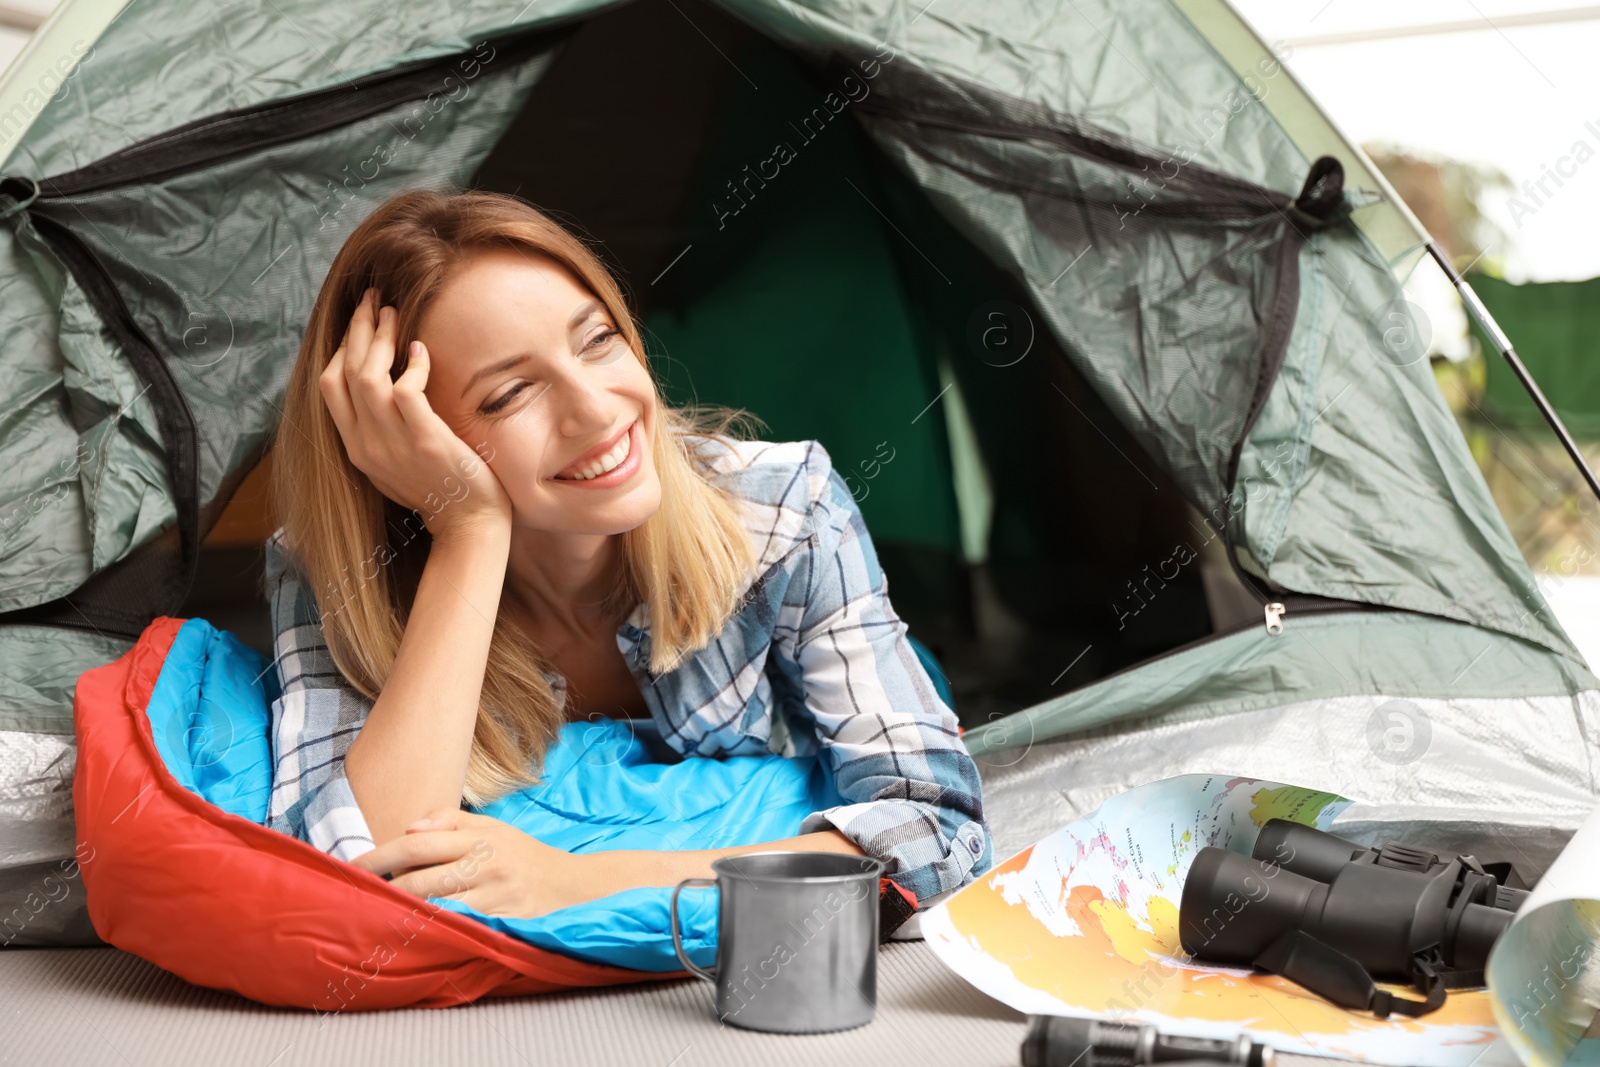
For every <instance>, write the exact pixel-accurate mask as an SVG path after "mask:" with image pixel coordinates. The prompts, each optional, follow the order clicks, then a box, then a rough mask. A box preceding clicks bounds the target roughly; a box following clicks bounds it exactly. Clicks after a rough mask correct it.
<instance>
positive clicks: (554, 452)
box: [417, 249, 661, 534]
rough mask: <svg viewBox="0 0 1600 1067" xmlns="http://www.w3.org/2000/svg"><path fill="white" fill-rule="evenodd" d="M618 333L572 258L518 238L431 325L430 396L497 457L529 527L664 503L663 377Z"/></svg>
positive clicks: (610, 521) (619, 520) (453, 290)
mask: <svg viewBox="0 0 1600 1067" xmlns="http://www.w3.org/2000/svg"><path fill="white" fill-rule="evenodd" d="M616 331H617V323H616V321H615V320H614V319H613V318H612V316H611V314H610V312H609V311H607V310H606V306H605V304H604V303H602V302H601V301H600V300H599V299H598V298H596V297H595V295H594V294H593V293H591V292H589V291H588V289H586V288H585V287H584V286H583V285H582V283H581V282H579V280H578V279H577V277H576V276H574V275H573V274H572V272H571V271H569V270H568V269H567V268H566V267H564V266H563V265H561V264H560V263H558V262H556V261H555V260H553V259H551V258H549V257H548V256H543V255H539V254H536V253H531V252H530V253H524V252H519V251H513V250H509V249H495V250H493V251H484V252H479V253H476V254H474V255H472V256H471V257H470V258H469V259H468V260H467V261H466V262H465V263H464V264H462V265H461V267H459V268H458V270H457V271H456V273H455V274H454V276H453V277H451V279H450V280H449V281H448V282H447V283H446V284H445V286H444V288H443V289H441V290H440V291H439V293H438V294H437V296H436V297H435V298H434V300H433V302H432V303H431V304H430V305H429V307H428V309H427V311H426V313H425V314H424V315H423V316H422V320H421V321H420V322H419V323H418V324H417V338H418V339H419V340H420V341H422V343H423V344H425V345H426V346H427V347H428V354H429V356H430V357H431V361H432V366H431V367H430V369H429V372H428V384H427V387H426V390H425V392H426V394H427V397H428V403H429V404H431V405H432V407H433V410H434V411H436V412H438V414H439V416H440V418H442V419H444V421H445V423H446V424H448V425H449V426H450V428H451V429H452V430H454V431H455V433H456V436H458V437H460V438H461V439H462V440H463V441H465V442H466V443H467V444H468V445H469V446H471V447H473V448H474V449H476V450H477V451H478V453H479V455H482V456H484V457H485V458H486V459H487V461H488V464H489V467H490V469H491V470H493V471H494V473H495V475H496V477H498V478H499V479H500V482H501V484H503V485H504V486H505V489H506V493H507V495H508V496H509V497H510V498H511V507H512V521H513V522H514V523H515V524H516V525H517V526H520V527H524V528H528V529H533V530H546V531H551V532H555V533H585V534H613V533H621V532H623V531H625V530H631V529H633V528H634V527H636V526H638V525H640V524H641V523H643V522H644V521H645V520H646V519H647V518H649V517H650V516H651V515H652V514H654V513H655V510H656V508H657V507H659V506H660V503H661V482H660V479H659V478H658V477H657V474H656V467H655V456H654V455H653V452H652V449H651V447H650V444H651V440H652V437H653V431H654V429H655V421H656V394H655V387H654V384H653V383H652V382H651V379H650V374H649V372H648V371H647V370H646V369H645V367H644V364H643V363H642V362H641V361H640V360H639V359H638V357H637V356H636V355H635V354H634V352H633V350H632V349H631V348H630V347H629V346H628V344H627V342H626V341H625V340H624V339H623V337H622V335H621V334H620V333H618V332H616ZM602 454H604V456H606V457H607V458H606V459H605V460H604V461H603V463H600V462H597V460H598V457H600V456H601V455H602ZM619 457H620V458H621V459H622V462H621V463H620V464H619V465H617V466H616V467H615V469H613V470H612V471H611V472H610V473H609V474H601V475H600V476H599V477H596V478H593V479H590V480H584V479H582V478H580V477H578V476H577V475H578V472H579V471H580V470H581V471H582V472H584V473H594V472H596V471H600V470H601V469H602V468H603V467H607V466H611V464H612V462H613V461H614V460H616V459H618V458H619ZM580 461H581V462H580Z"/></svg>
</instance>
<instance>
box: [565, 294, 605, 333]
mask: <svg viewBox="0 0 1600 1067" xmlns="http://www.w3.org/2000/svg"><path fill="white" fill-rule="evenodd" d="M604 306H605V305H604V304H602V303H600V301H598V300H585V301H584V302H583V303H581V304H579V305H578V309H577V310H576V311H574V312H573V313H572V318H570V319H568V320H567V332H568V333H571V332H572V331H573V330H576V329H577V328H578V327H579V326H582V325H583V324H584V321H585V320H586V319H588V317H589V316H590V315H593V314H594V313H595V312H596V311H599V310H600V309H601V308H603V307H604Z"/></svg>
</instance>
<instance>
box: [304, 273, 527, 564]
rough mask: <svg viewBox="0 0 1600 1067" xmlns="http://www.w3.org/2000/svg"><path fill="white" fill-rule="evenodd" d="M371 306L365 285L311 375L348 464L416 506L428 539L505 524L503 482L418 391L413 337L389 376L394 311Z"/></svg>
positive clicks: (424, 375) (424, 370)
mask: <svg viewBox="0 0 1600 1067" xmlns="http://www.w3.org/2000/svg"><path fill="white" fill-rule="evenodd" d="M376 304H377V293H376V292H375V291H374V290H371V289H369V290H367V292H366V293H365V294H364V295H363V296H362V298H361V303H360V304H359V305H357V307H356V312H355V314H354V315H353V316H352V317H351V319H350V325H349V327H348V328H347V329H346V330H345V335H344V340H343V341H342V342H341V343H340V345H339V348H338V350H337V351H336V352H334V354H333V358H332V359H331V360H329V361H328V366H327V367H326V368H325V369H324V370H323V372H322V375H321V377H320V378H319V379H318V384H319V385H320V387H321V389H322V396H323V399H324V401H325V402H326V403H327V405H328V411H329V413H330V414H332V416H333V421H334V424H335V425H337V426H338V428H339V436H340V437H341V438H342V439H343V440H344V447H345V452H346V453H348V454H349V456H350V462H351V463H353V464H355V466H356V469H358V470H359V471H361V473H363V474H365V475H366V476H367V477H368V478H369V479H371V481H372V484H373V485H375V486H376V487H377V488H378V491H379V492H380V493H382V494H383V495H384V496H386V497H388V498H389V499H390V500H393V501H394V502H395V503H396V504H399V505H400V506H401V507H404V508H408V509H410V510H412V511H416V512H419V513H420V514H421V515H422V516H423V523H424V525H426V526H427V528H428V532H429V533H430V534H432V535H433V536H434V537H435V538H437V537H439V536H440V535H441V534H444V533H448V532H452V531H456V530H459V529H462V528H464V527H466V526H470V525H472V524H474V523H485V522H487V523H489V524H491V525H492V524H494V523H501V522H503V523H505V524H506V525H507V526H509V524H510V522H511V500H510V498H509V497H508V496H507V495H506V491H505V487H504V486H503V485H501V484H500V480H499V479H498V478H496V477H495V474H494V472H493V471H492V470H490V469H489V466H488V464H487V463H485V462H484V461H483V459H482V458H480V457H479V455H478V454H477V453H476V452H474V451H473V450H472V448H470V447H469V446H468V445H467V443H466V442H465V441H463V440H462V439H461V438H460V437H457V436H456V433H455V431H454V430H452V429H451V428H450V427H449V425H448V424H446V423H445V421H444V420H443V419H441V418H440V417H439V415H438V413H437V412H435V411H434V410H433V408H432V406H431V405H429V403H428V398H427V397H426V396H425V395H423V389H424V388H425V387H426V386H427V384H428V368H429V363H428V349H427V347H426V346H425V345H424V344H423V343H422V342H421V341H413V342H412V343H411V351H410V352H409V354H408V356H407V365H406V369H405V371H404V372H403V373H402V374H401V375H400V377H399V378H397V379H392V380H391V378H390V373H391V369H392V367H393V366H394V357H395V351H394V345H395V322H396V319H397V317H398V316H397V314H396V312H395V309H394V308H392V307H384V308H382V309H381V310H379V309H377V308H376ZM463 490H464V491H463Z"/></svg>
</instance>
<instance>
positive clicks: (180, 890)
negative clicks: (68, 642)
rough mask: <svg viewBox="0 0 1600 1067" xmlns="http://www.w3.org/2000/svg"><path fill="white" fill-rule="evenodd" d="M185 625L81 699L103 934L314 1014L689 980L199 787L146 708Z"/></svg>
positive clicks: (80, 734)
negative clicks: (191, 784)
mask: <svg viewBox="0 0 1600 1067" xmlns="http://www.w3.org/2000/svg"><path fill="white" fill-rule="evenodd" d="M184 621H185V620H182V619H173V618H167V617H162V618H159V619H157V620H156V621H155V622H153V623H151V625H150V627H149V628H148V629H147V630H146V631H145V632H144V634H143V635H142V636H141V637H140V638H139V641H138V642H137V643H136V644H135V645H134V646H133V648H131V649H129V650H128V652H127V654H126V655H124V656H122V658H120V659H118V660H116V661H115V662H112V663H109V664H107V665H105V666H104V667H99V668H96V669H94V670H90V671H85V672H84V673H83V674H82V675H81V676H80V677H79V679H78V684H77V689H76V692H75V694H74V714H73V719H74V728H75V732H76V734H77V739H78V762H77V769H76V772H75V777H74V780H73V786H72V799H73V803H74V805H75V807H76V812H77V816H76V817H77V832H78V857H79V870H80V872H81V873H82V877H83V885H84V891H85V893H86V896H87V903H88V910H89V917H90V920H91V921H92V922H93V923H94V928H95V930H96V932H97V933H98V934H99V935H100V937H101V938H102V939H103V940H105V941H107V942H108V943H110V944H112V945H115V946H116V947H118V948H120V949H123V950H125V951H128V952H132V953H134V954H135V955H138V956H141V957H143V958H144V959H146V960H149V961H150V962H152V963H155V964H156V965H158V966H160V967H162V968H164V969H166V970H168V971H171V972H172V973H174V974H176V975H178V976H179V977H181V978H183V979H185V980H186V981H189V982H192V983H194V984H196V985H200V986H207V987H210V988H213V989H227V990H232V991H233V992H235V993H238V994H240V995H241V996H245V997H248V998H250V999H251V1000H255V1001H260V1002H261V1003H264V1004H272V1005H277V1006H281V1007H293V1008H309V1009H312V1010H314V1011H317V1012H319V1013H333V1012H340V1011H375V1010H378V1009H381V1008H402V1007H424V1008H446V1007H451V1006H454V1005H457V1004H465V1003H468V1002H471V1001H474V1000H477V999H479V998H480V997H493V996H518V995H522V994H528V993H544V992H550V991H553V990H562V989H576V988H584V987H591V986H609V985H620V984H625V983H633V982H646V981H654V980H660V979H672V978H682V977H687V976H688V973H689V972H687V971H683V970H679V971H670V972H659V971H639V970H631V969H626V968H620V967H610V966H606V965H603V964H596V963H589V962H586V961H582V960H577V959H573V958H571V957H567V956H562V955H558V954H556V953H552V952H547V951H544V950H542V949H539V948H535V947H534V946H533V945H530V944H528V943H526V942H524V941H520V940H518V939H516V938H513V937H509V936H507V935H505V934H502V933H500V932H498V931H496V930H494V929H491V928H490V927H488V926H486V925H485V924H483V923H481V922H477V921H475V920H473V919H471V918H469V917H467V916H465V915H460V914H458V913H456V912H453V911H449V910H447V909H444V908H439V907H436V906H435V905H433V904H430V903H429V902H427V901H426V900H423V899H422V898H420V897H417V896H414V895H412V894H410V893H407V892H405V891H404V890H401V889H398V888H396V887H395V886H393V885H391V884H390V883H388V882H386V881H384V880H383V879H382V878H380V877H379V876H377V875H375V874H372V873H371V872H369V871H364V870H362V869H361V868H359V867H356V866H354V865H352V864H349V863H346V862H344V861H342V860H338V859H335V858H333V857H332V856H328V855H326V854H324V853H322V852H319V851H318V850H317V849H315V848H313V847H312V846H311V845H310V844H308V843H306V842H304V841H300V840H298V839H296V838H293V837H290V836H288V835H287V834H283V833H279V832H278V831H276V830H273V829H270V828H268V827H266V826H260V825H257V824H255V823H253V822H250V821H249V820H247V819H243V818H240V817H238V816H236V815H231V814H229V813H227V812H225V811H223V810H222V809H220V808H218V807H216V806H215V805H213V804H211V803H209V802H207V801H206V800H204V799H203V798H201V797H200V796H198V795H196V794H195V793H193V792H190V791H189V790H188V789H187V788H185V787H184V786H183V785H182V784H180V783H179V782H178V781H177V780H176V779H174V778H173V776H172V774H171V773H170V772H169V771H168V770H167V767H166V765H165V763H164V762H163V761H162V759H161V756H160V753H159V752H158V751H157V749H156V745H155V741H154V738H153V737H152V735H151V727H150V721H149V718H148V717H147V715H146V708H147V706H148V704H149V701H150V694H151V692H152V691H153V690H154V688H155V684H156V679H157V677H158V676H159V675H160V673H161V667H162V664H163V662H164V661H165V659H166V656H167V653H168V651H169V650H170V648H171V647H172V642H173V639H174V638H175V637H176V635H177V632H178V629H179V628H180V627H181V626H182V625H183V622H184Z"/></svg>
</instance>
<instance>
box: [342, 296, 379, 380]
mask: <svg viewBox="0 0 1600 1067" xmlns="http://www.w3.org/2000/svg"><path fill="white" fill-rule="evenodd" d="M375 295H376V294H375V293H373V291H372V290H371V289H368V290H367V291H366V292H365V293H363V294H361V303H359V304H357V305H356V310H355V314H353V315H351V316H350V325H349V327H348V328H346V330H345V334H344V345H343V348H344V350H345V353H346V354H345V363H344V373H345V380H346V381H348V382H349V383H350V384H351V385H354V384H355V382H356V378H357V376H358V375H359V374H360V373H361V365H362V363H363V362H364V361H365V360H366V357H367V346H368V345H369V344H371V343H372V334H373V332H374V331H375V330H376V329H377V325H378V324H377V322H376V321H375V320H374V318H373V315H374V314H375V312H376V310H377V309H376V308H374V307H373V306H372V301H373V298H374V296H375Z"/></svg>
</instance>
